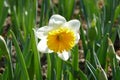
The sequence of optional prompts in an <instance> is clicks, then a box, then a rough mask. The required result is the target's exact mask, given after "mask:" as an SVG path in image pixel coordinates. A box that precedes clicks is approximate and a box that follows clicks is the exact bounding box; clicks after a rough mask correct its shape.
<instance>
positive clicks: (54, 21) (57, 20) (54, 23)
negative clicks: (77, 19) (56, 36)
mask: <svg viewBox="0 0 120 80" xmlns="http://www.w3.org/2000/svg"><path fill="white" fill-rule="evenodd" d="M65 22H66V19H65V18H64V17H63V16H60V15H58V14H55V15H53V16H51V18H50V20H49V26H51V27H53V28H54V27H59V26H60V25H62V24H64V23H65Z"/></svg>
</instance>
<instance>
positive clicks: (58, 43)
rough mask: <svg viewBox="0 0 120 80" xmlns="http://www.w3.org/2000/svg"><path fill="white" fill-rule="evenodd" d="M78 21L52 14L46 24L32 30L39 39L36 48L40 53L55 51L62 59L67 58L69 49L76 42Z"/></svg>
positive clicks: (77, 38) (78, 36) (77, 39)
mask: <svg viewBox="0 0 120 80" xmlns="http://www.w3.org/2000/svg"><path fill="white" fill-rule="evenodd" d="M79 28H80V21H78V20H70V21H68V22H67V21H66V19H65V18H64V17H62V16H60V15H58V14H55V15H53V16H52V17H51V18H50V20H49V24H48V25H47V26H44V27H41V28H39V29H36V30H34V32H35V35H36V37H37V38H39V39H41V40H40V42H39V43H38V45H37V48H38V50H39V51H40V52H42V53H51V52H55V53H57V54H58V56H59V57H60V58H61V59H63V60H68V59H69V57H70V50H71V49H72V48H73V47H74V46H75V44H77V43H78V41H79V39H80V35H79Z"/></svg>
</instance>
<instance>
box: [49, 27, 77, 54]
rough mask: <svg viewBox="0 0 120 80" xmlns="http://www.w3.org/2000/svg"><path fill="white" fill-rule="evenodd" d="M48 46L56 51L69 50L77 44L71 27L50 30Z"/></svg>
mask: <svg viewBox="0 0 120 80" xmlns="http://www.w3.org/2000/svg"><path fill="white" fill-rule="evenodd" d="M47 45H48V48H49V49H51V50H53V51H54V52H62V51H64V50H66V51H68V50H70V49H71V48H72V47H73V46H74V45H75V34H74V32H73V30H71V29H69V28H63V27H60V28H58V29H55V30H52V31H50V32H48V36H47Z"/></svg>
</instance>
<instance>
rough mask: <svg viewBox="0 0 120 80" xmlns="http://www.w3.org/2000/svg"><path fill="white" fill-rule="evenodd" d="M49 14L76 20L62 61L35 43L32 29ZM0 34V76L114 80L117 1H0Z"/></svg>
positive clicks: (119, 18) (2, 79) (119, 38)
mask: <svg viewBox="0 0 120 80" xmlns="http://www.w3.org/2000/svg"><path fill="white" fill-rule="evenodd" d="M53 14H60V15H62V16H64V17H65V18H66V19H67V20H71V19H78V20H80V22H81V28H80V37H81V39H80V42H79V44H78V45H76V46H75V47H74V48H73V49H72V50H71V52H72V53H71V54H72V56H71V58H70V59H69V60H68V61H63V60H61V59H60V58H58V56H57V55H56V54H42V53H40V52H38V50H37V47H36V45H37V43H38V40H37V39H36V37H35V35H34V32H33V28H39V27H42V26H44V25H47V24H48V21H49V18H50V16H51V15H53ZM0 35H1V36H0V60H1V61H0V69H1V72H2V73H0V80H119V78H120V77H119V75H120V66H119V59H118V58H119V57H118V58H116V56H117V55H116V52H117V53H119V49H120V47H119V45H120V1H119V0H0ZM114 43H115V47H114ZM116 44H117V45H116ZM81 56H82V57H81ZM82 61H83V62H82ZM44 70H45V71H44Z"/></svg>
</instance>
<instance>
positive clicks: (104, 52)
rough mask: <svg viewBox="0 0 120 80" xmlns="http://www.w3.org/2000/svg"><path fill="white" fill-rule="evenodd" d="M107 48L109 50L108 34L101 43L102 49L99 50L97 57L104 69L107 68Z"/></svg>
mask: <svg viewBox="0 0 120 80" xmlns="http://www.w3.org/2000/svg"><path fill="white" fill-rule="evenodd" d="M107 48H108V34H106V35H105V36H104V37H103V39H102V40H101V43H100V48H99V49H98V52H97V56H98V59H99V61H100V64H101V65H102V67H103V68H104V67H105V64H106V57H107Z"/></svg>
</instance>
